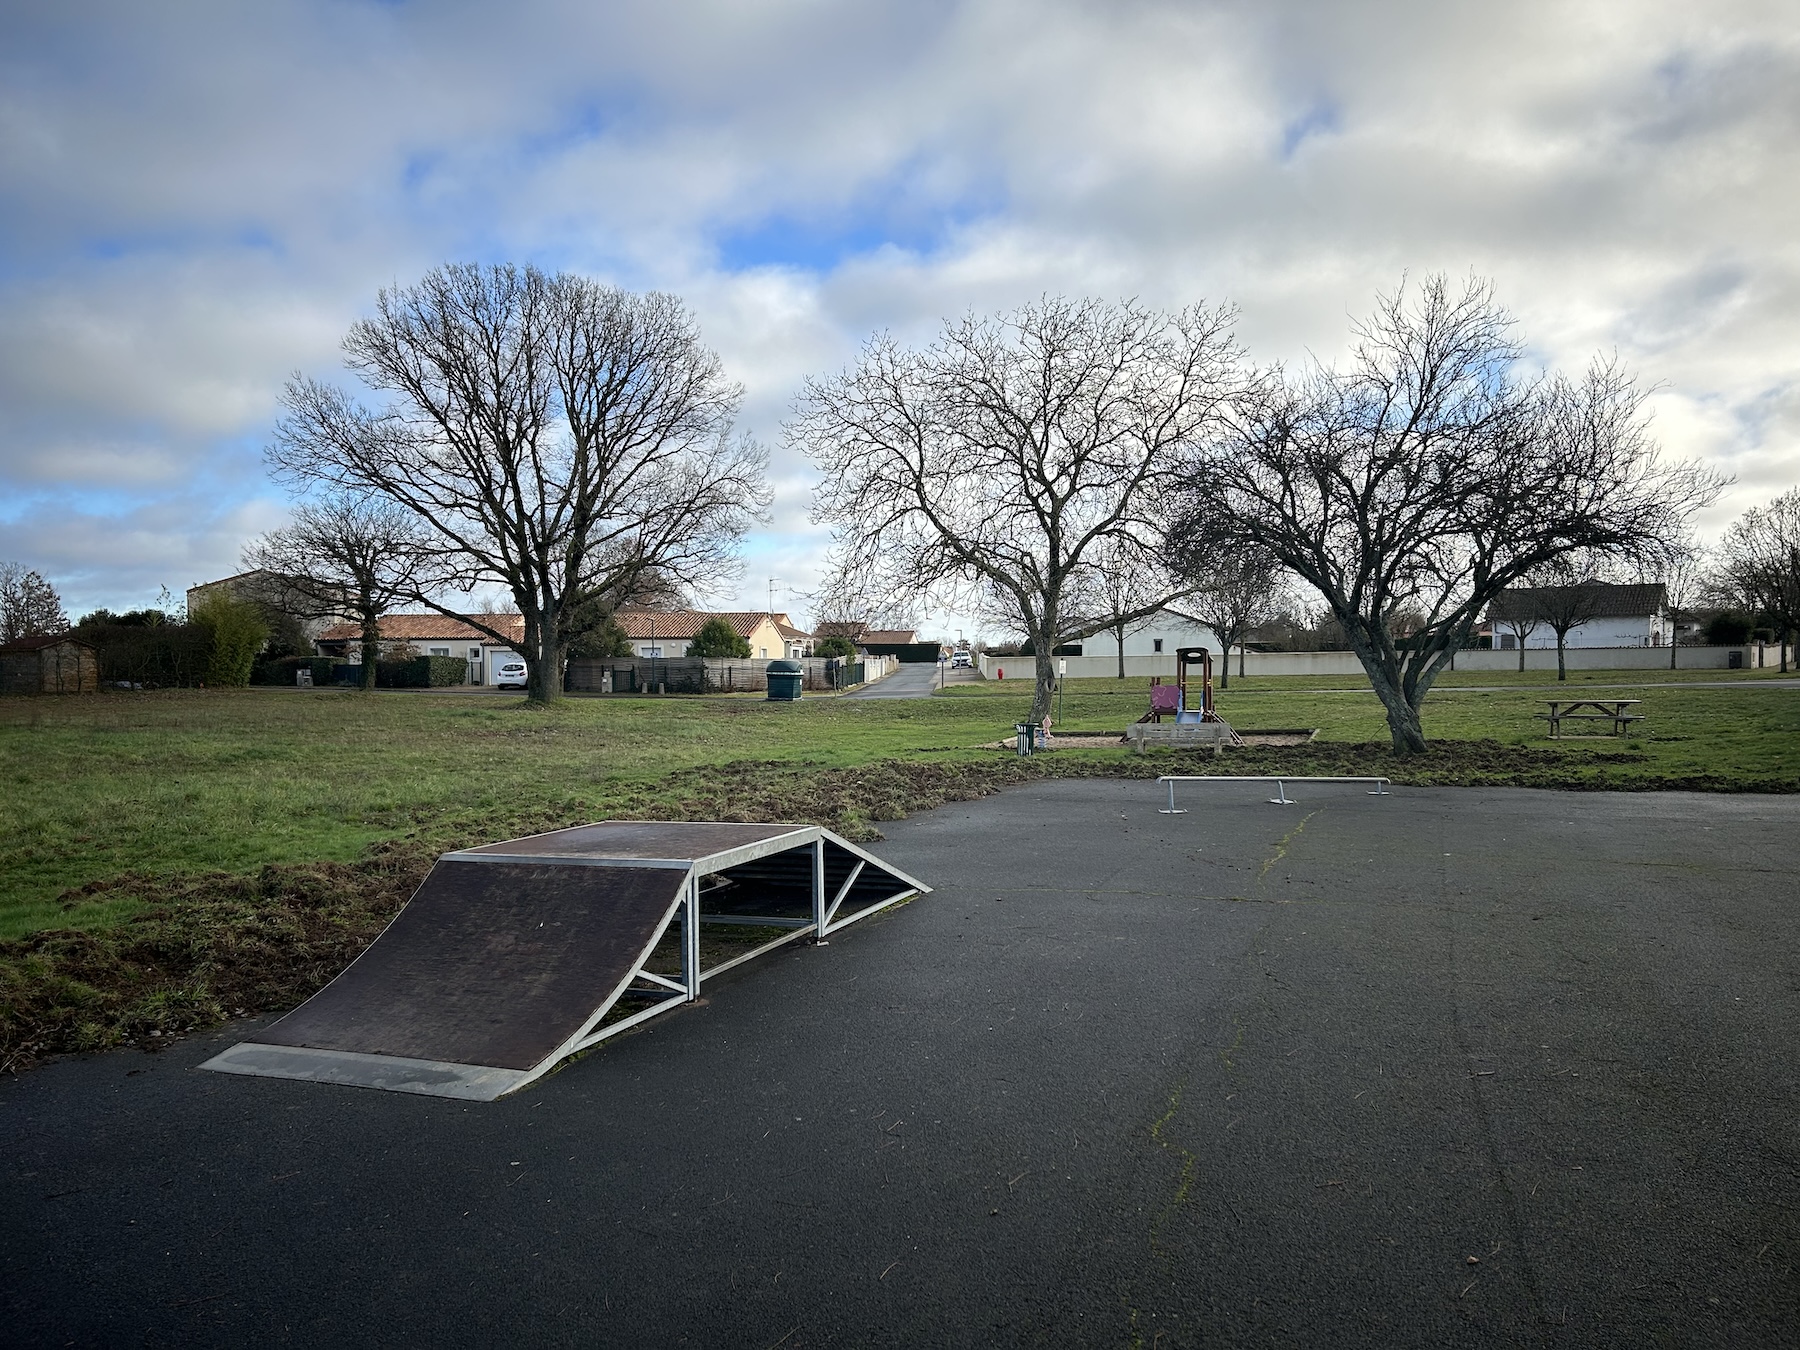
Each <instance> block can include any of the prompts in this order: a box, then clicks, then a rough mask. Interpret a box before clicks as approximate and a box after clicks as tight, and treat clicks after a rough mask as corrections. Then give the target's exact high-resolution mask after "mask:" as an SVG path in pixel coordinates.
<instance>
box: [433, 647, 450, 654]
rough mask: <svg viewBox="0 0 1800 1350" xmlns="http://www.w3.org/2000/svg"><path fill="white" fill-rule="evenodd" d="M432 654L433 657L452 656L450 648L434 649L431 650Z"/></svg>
mask: <svg viewBox="0 0 1800 1350" xmlns="http://www.w3.org/2000/svg"><path fill="white" fill-rule="evenodd" d="M431 654H432V655H433V656H448V655H450V649H449V648H448V647H433V648H432V649H431Z"/></svg>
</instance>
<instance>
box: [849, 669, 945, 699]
mask: <svg viewBox="0 0 1800 1350" xmlns="http://www.w3.org/2000/svg"><path fill="white" fill-rule="evenodd" d="M974 678H975V672H974V671H969V670H958V671H954V672H953V671H951V670H949V669H948V668H947V667H946V668H945V671H944V682H945V683H946V684H962V683H965V682H967V681H968V680H971V679H974ZM937 687H938V668H937V663H936V662H933V663H931V664H930V665H926V664H925V663H924V662H916V663H912V664H909V665H904V666H900V667H898V668H896V669H895V671H894V673H893V674H892V675H889V676H888V677H887V678H886V679H884V680H877V681H875V683H874V684H865V685H864V686H863V687H862V688H860V689H852V690H851V691H850V692H849V693H847V694H845V695H844V697H845V698H930V697H931V692H932V690H934V689H936V688H937Z"/></svg>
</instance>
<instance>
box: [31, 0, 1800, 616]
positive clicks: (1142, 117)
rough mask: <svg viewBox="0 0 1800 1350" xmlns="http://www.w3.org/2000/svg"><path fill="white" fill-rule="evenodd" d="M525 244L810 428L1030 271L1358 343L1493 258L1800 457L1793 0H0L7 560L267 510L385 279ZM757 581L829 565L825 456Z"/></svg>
mask: <svg viewBox="0 0 1800 1350" xmlns="http://www.w3.org/2000/svg"><path fill="white" fill-rule="evenodd" d="M451 259H474V260H480V261H498V260H513V261H520V262H524V261H531V262H536V263H538V264H540V265H543V266H546V267H552V268H569V269H576V270H581V271H585V272H588V273H592V274H594V275H597V276H600V277H604V278H606V279H608V280H611V281H614V282H616V283H618V284H621V285H624V286H628V287H632V288H638V289H643V288H651V287H655V288H660V289H665V290H671V291H675V292H677V293H679V294H680V295H682V296H684V297H686V298H687V300H688V301H689V302H690V303H691V304H692V305H693V307H694V308H695V310H696V312H697V313H698V315H699V316H700V320H701V323H702V326H703V329H704V332H705V334H706V336H707V338H708V339H709V341H710V342H711V343H712V344H713V345H714V346H716V347H717V348H718V349H719V351H720V352H721V353H722V354H723V356H724V358H725V360H726V362H727V364H728V366H729V367H730V368H731V369H732V371H733V372H734V373H735V374H736V376H737V377H738V378H739V379H741V380H742V381H743V382H744V384H745V385H746V387H747V391H748V393H747V398H746V403H745V412H744V423H745V425H746V427H747V428H748V429H749V430H751V431H753V432H754V433H755V434H756V435H757V436H758V437H759V438H761V439H763V440H765V441H766V442H768V443H770V444H771V445H774V446H776V447H779V442H780V425H781V421H782V418H783V417H784V415H785V414H786V412H787V410H788V408H789V406H790V404H791V401H792V399H793V396H794V393H795V391H796V389H797V387H798V385H799V382H800V380H801V379H802V378H803V377H804V376H805V375H806V374H808V373H812V372H824V371H830V370H834V369H837V368H839V367H841V366H842V365H844V364H845V363H846V362H847V361H848V360H850V359H851V357H852V356H853V355H854V353H855V351H856V348H857V345H858V344H859V343H860V342H861V340H862V339H863V338H864V337H865V336H866V335H868V334H869V333H870V332H872V331H874V330H877V329H881V328H887V329H891V330H893V331H895V332H896V333H900V334H902V335H906V336H909V337H917V338H925V337H928V336H929V335H930V333H931V332H932V331H933V330H934V329H935V328H936V327H937V325H938V323H939V322H940V321H941V319H943V318H944V317H945V316H947V315H954V314H958V313H961V312H963V311H966V310H969V309H971V308H972V309H977V310H987V309H995V308H1002V307H1008V306H1011V305H1014V304H1016V303H1018V302H1020V301H1022V300H1026V299H1030V298H1032V297H1035V296H1038V295H1040V294H1042V293H1044V292H1062V293H1067V294H1096V295H1101V296H1105V297H1108V298H1119V297H1124V296H1136V297H1139V298H1141V299H1142V300H1144V301H1146V302H1149V303H1153V304H1157V305H1170V306H1173V305H1177V304H1183V303H1187V302H1190V301H1194V300H1199V299H1207V300H1220V299H1223V300H1230V301H1232V302H1235V303H1236V304H1237V305H1238V306H1240V307H1241V310H1242V322H1241V326H1240V330H1239V331H1240V334H1241V336H1242V338H1243V339H1244V341H1245V342H1246V343H1247V344H1248V345H1249V347H1250V349H1251V351H1252V353H1253V354H1254V355H1256V356H1257V357H1259V358H1261V359H1274V358H1292V357H1295V356H1298V355H1301V354H1304V353H1306V352H1309V351H1310V352H1314V353H1317V354H1319V355H1320V356H1322V357H1326V358H1329V357H1331V356H1333V355H1335V354H1336V353H1338V352H1340V351H1341V350H1342V348H1343V345H1344V341H1345V337H1346V328H1347V319H1348V317H1349V316H1351V315H1355V314H1359V313H1362V312H1364V311H1366V310H1367V308H1368V306H1369V302H1370V300H1371V298H1372V296H1373V295H1374V293H1375V292H1376V291H1377V289H1381V288H1389V287H1392V286H1393V284H1394V283H1395V282H1396V281H1397V280H1398V278H1399V277H1400V275H1401V274H1402V272H1404V271H1406V270H1409V269H1410V270H1411V271H1413V272H1415V273H1417V272H1423V271H1429V270H1439V269H1443V270H1448V271H1451V272H1454V273H1463V272H1467V271H1469V270H1471V269H1473V270H1476V271H1479V272H1482V273H1485V274H1487V275H1490V276H1491V277H1493V278H1494V280H1495V281H1496V283H1497V285H1498V288H1499V291H1500V295H1501V297H1502V299H1503V300H1504V301H1505V302H1506V303H1507V304H1508V305H1509V306H1510V307H1511V308H1512V309H1513V310H1514V311H1515V312H1516V313H1517V314H1518V316H1519V318H1520V320H1521V325H1522V329H1523V332H1524V335H1525V336H1526V338H1527V339H1528V340H1529V342H1530V343H1531V345H1532V348H1533V352H1534V355H1535V357H1536V358H1537V359H1539V360H1541V361H1543V362H1546V363H1550V364H1561V365H1570V366H1577V365H1580V364H1582V363H1584V362H1585V361H1586V359H1587V357H1588V356H1589V355H1590V354H1591V353H1593V352H1595V351H1596V350H1606V351H1613V350H1616V351H1618V352H1619V353H1620V354H1622V355H1623V356H1624V357H1625V358H1626V359H1627V361H1628V362H1629V363H1631V364H1632V365H1633V366H1634V367H1635V368H1636V369H1637V370H1638V371H1640V372H1641V373H1642V374H1643V375H1644V376H1646V377H1647V378H1649V379H1651V380H1653V381H1656V382H1658V383H1659V385H1660V393H1659V394H1658V396H1657V398H1656V401H1655V410H1656V427H1657V432H1658V435H1659V437H1660V439H1661V441H1662V442H1663V444H1664V445H1665V446H1666V447H1667V448H1668V449H1669V450H1671V451H1673V452H1675V453H1677V454H1680V455H1695V456H1700V457H1704V458H1706V459H1708V460H1710V461H1712V462H1714V463H1716V464H1717V465H1718V466H1719V467H1721V468H1722V469H1724V470H1725V471H1727V472H1729V473H1732V474H1734V475H1736V478H1737V480H1738V481H1737V486H1736V487H1735V488H1734V489H1733V490H1732V492H1731V493H1730V494H1728V496H1727V497H1726V499H1725V500H1724V501H1723V502H1722V503H1721V505H1720V506H1719V508H1718V509H1717V510H1715V511H1714V512H1713V513H1711V515H1709V517H1708V518H1707V519H1706V521H1705V522H1704V524H1705V526H1706V528H1707V529H1708V530H1709V531H1710V532H1714V533H1716V531H1717V530H1718V528H1719V527H1720V526H1721V525H1722V524H1723V523H1724V522H1726V521H1727V520H1729V519H1730V518H1731V517H1732V516H1733V515H1735V514H1736V512H1737V511H1739V510H1741V509H1742V508H1743V507H1744V506H1746V505H1749V504H1752V503H1754V502H1756V501H1759V500H1762V499H1764V498H1766V497H1768V496H1770V495H1772V494H1773V493H1775V492H1777V491H1780V490H1782V489H1784V488H1786V487H1789V486H1791V485H1793V484H1794V483H1795V482H1796V481H1797V480H1800V331H1797V329H1796V320H1797V319H1800V17H1797V16H1796V12H1795V10H1794V7H1793V4H1792V0H1770V2H1769V3H1749V2H1746V3H1732V0H1709V3H1707V4H1695V3H1693V2H1692V0H1681V2H1680V3H1659V2H1658V0H1612V2H1610V3H1603V2H1599V0H1593V2H1589V3H1583V2H1582V0H1546V2H1544V3H1531V2H1530V0H1512V2H1511V3H1505V4H1493V3H1484V4H1459V3H1454V2H1453V0H1389V2H1387V3H1348V2H1344V0H1312V2H1311V3H1303V2H1296V0H1246V2H1245V3H1151V2H1149V0H1144V2H1141V3H1140V2H1138V0H1111V3H1105V4H1099V3H1096V4H1082V3H1058V2H1057V0H1030V2H1027V0H968V2H967V3H958V2H956V0H895V2H894V3H883V2H882V0H837V2H836V3H825V0H760V2H759V0H710V2H702V0H694V2H692V3H684V2H683V0H659V2H657V3H651V2H650V0H643V2H641V3H610V4H609V3H597V2H596V0H567V2H566V3H556V2H554V0H542V2H536V3H534V2H530V0H508V3H506V4H504V5H501V4H494V3H491V2H490V3H483V4H475V3H458V2H457V0H434V2H432V3H423V2H421V3H374V2H372V0H258V3H256V4H253V5H245V4H241V3H217V4H207V3H201V2H200V0H190V2H188V3H182V2H181V0H176V2H175V3H169V4H158V5H145V4H142V3H140V2H139V0H117V3H86V2H84V0H58V2H57V3H56V4H54V5H45V4H41V3H36V0H0V559H17V560H19V561H23V562H25V563H27V564H28V565H31V566H35V567H37V568H39V569H40V570H42V571H43V572H44V573H45V574H46V575H48V576H49V577H50V578H51V579H52V580H53V581H54V582H55V583H56V584H57V586H58V587H59V588H60V590H61V591H62V593H63V595H64V597H65V600H66V601H67V602H68V607H69V609H70V611H71V613H72V614H79V613H80V612H82V611H84V610H86V609H88V608H90V607H93V606H96V605H107V606H111V607H114V608H119V607H133V606H137V605H140V604H144V603H149V602H151V601H153V600H154V599H155V596H156V593H157V590H158V588H159V586H163V585H166V586H168V587H170V588H171V589H172V590H175V591H177V592H179V591H180V590H182V589H183V588H185V587H186V586H188V585H190V584H192V583H194V582H197V581H201V580H206V579H209V578H213V577H218V576H222V575H225V574H228V573H230V572H232V571H235V570H237V557H238V552H239V549H240V548H241V546H242V544H243V542H244V541H245V539H246V538H248V537H249V536H251V535H253V534H256V533H258V532H260V531H262V530H265V529H268V528H270V527H272V526H275V525H278V524H280V523H282V521H283V520H284V519H285V511H286V505H285V501H284V498H283V496H282V494H281V493H280V492H279V491H277V490H276V489H274V488H273V487H272V486H271V485H270V484H269V483H268V481H267V479H266V477H265V476H264V473H263V470H262V464H261V449H262V446H263V443H264V441H265V439H266V437H267V435H268V430H269V426H270V423H271V420H272V417H273V414H274V410H275V398H276V395H277V392H278V390H279V388H280V385H281V382H282V381H283V379H284V378H285V377H286V376H287V375H288V374H289V373H290V372H293V371H296V370H301V371H307V372H312V373H318V374H322V375H333V374H334V373H335V372H336V371H337V369H338V353H337V344H338V341H339V339H340V338H341V337H342V335H343V333H344V331H345V329H346V328H347V327H348V325H349V324H350V323H351V322H352V321H353V320H354V319H355V318H356V317H357V316H358V315H360V314H362V313H363V312H365V311H366V310H367V308H368V307H369V305H370V302H371V301H372V299H373V297H374V295H375V293H376V291H377V290H378V288H380V287H382V286H384V285H391V284H394V283H396V282H398V283H402V284H404V283H406V282H409V281H411V280H413V279H415V278H416V277H417V276H418V275H419V274H420V273H421V272H423V271H424V270H425V269H427V268H429V267H431V266H433V265H434V264H436V263H439V262H442V261H445V260H451ZM775 472H776V488H777V500H776V506H775V520H774V523H773V525H772V527H771V528H770V529H768V530H766V531H763V532H761V533H759V534H758V535H757V536H756V537H755V538H754V539H752V540H751V542H750V547H749V550H748V556H747V560H746V566H745V571H744V576H743V578H742V580H741V582H740V583H739V590H738V594H739V596H740V597H741V599H742V602H743V603H745V604H750V603H754V604H756V605H757V606H758V607H760V606H761V604H762V603H763V601H764V599H765V597H766V595H767V578H769V577H771V576H773V577H776V578H778V585H777V590H776V597H777V602H778V604H779V605H782V606H784V607H791V608H793V609H795V610H797V611H800V612H802V613H803V612H804V611H805V609H806V606H805V604H804V602H803V601H801V600H800V599H799V598H797V597H796V596H793V595H792V594H791V592H794V591H803V590H805V589H806V587H807V586H808V585H810V583H811V582H812V580H813V578H814V574H815V568H816V565H817V562H818V560H819V556H820V554H821V552H822V549H823V546H824V542H825V541H824V539H823V538H822V537H821V536H820V534H819V533H818V531H817V530H816V529H815V528H814V527H812V526H811V525H810V524H809V523H808V513H809V509H810V504H811V503H810V498H811V479H810V475H809V471H808V469H807V466H806V465H805V464H804V463H800V462H794V461H792V460H791V459H787V458H784V457H783V456H782V455H781V454H780V453H779V450H777V455H776V460H775Z"/></svg>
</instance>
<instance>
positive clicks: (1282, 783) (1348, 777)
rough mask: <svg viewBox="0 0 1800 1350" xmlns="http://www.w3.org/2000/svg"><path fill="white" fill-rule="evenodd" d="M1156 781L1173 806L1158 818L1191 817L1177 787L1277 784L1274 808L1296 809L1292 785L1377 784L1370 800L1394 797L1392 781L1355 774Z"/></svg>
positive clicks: (1164, 778)
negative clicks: (1178, 797)
mask: <svg viewBox="0 0 1800 1350" xmlns="http://www.w3.org/2000/svg"><path fill="white" fill-rule="evenodd" d="M1156 781H1157V782H1159V783H1167V784H1168V786H1169V804H1168V805H1167V806H1164V807H1159V808H1158V809H1157V814H1158V815H1163V816H1185V815H1186V814H1187V808H1186V807H1185V806H1177V805H1175V785H1176V784H1177V783H1273V784H1275V795H1274V796H1273V797H1271V798H1269V805H1271V806H1292V805H1294V799H1293V798H1292V797H1290V796H1288V795H1287V785H1288V784H1289V783H1373V784H1375V790H1374V791H1373V792H1371V793H1369V796H1371V797H1391V796H1392V795H1393V794H1392V793H1391V792H1389V791H1388V781H1389V780H1388V779H1386V778H1375V777H1363V776H1360V775H1354V774H1343V775H1332V774H1328V775H1324V776H1321V777H1309V776H1305V775H1284V774H1272V773H1250V774H1222V773H1221V774H1210V773H1195V774H1164V775H1162V777H1160V778H1158V779H1157V780H1156Z"/></svg>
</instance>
